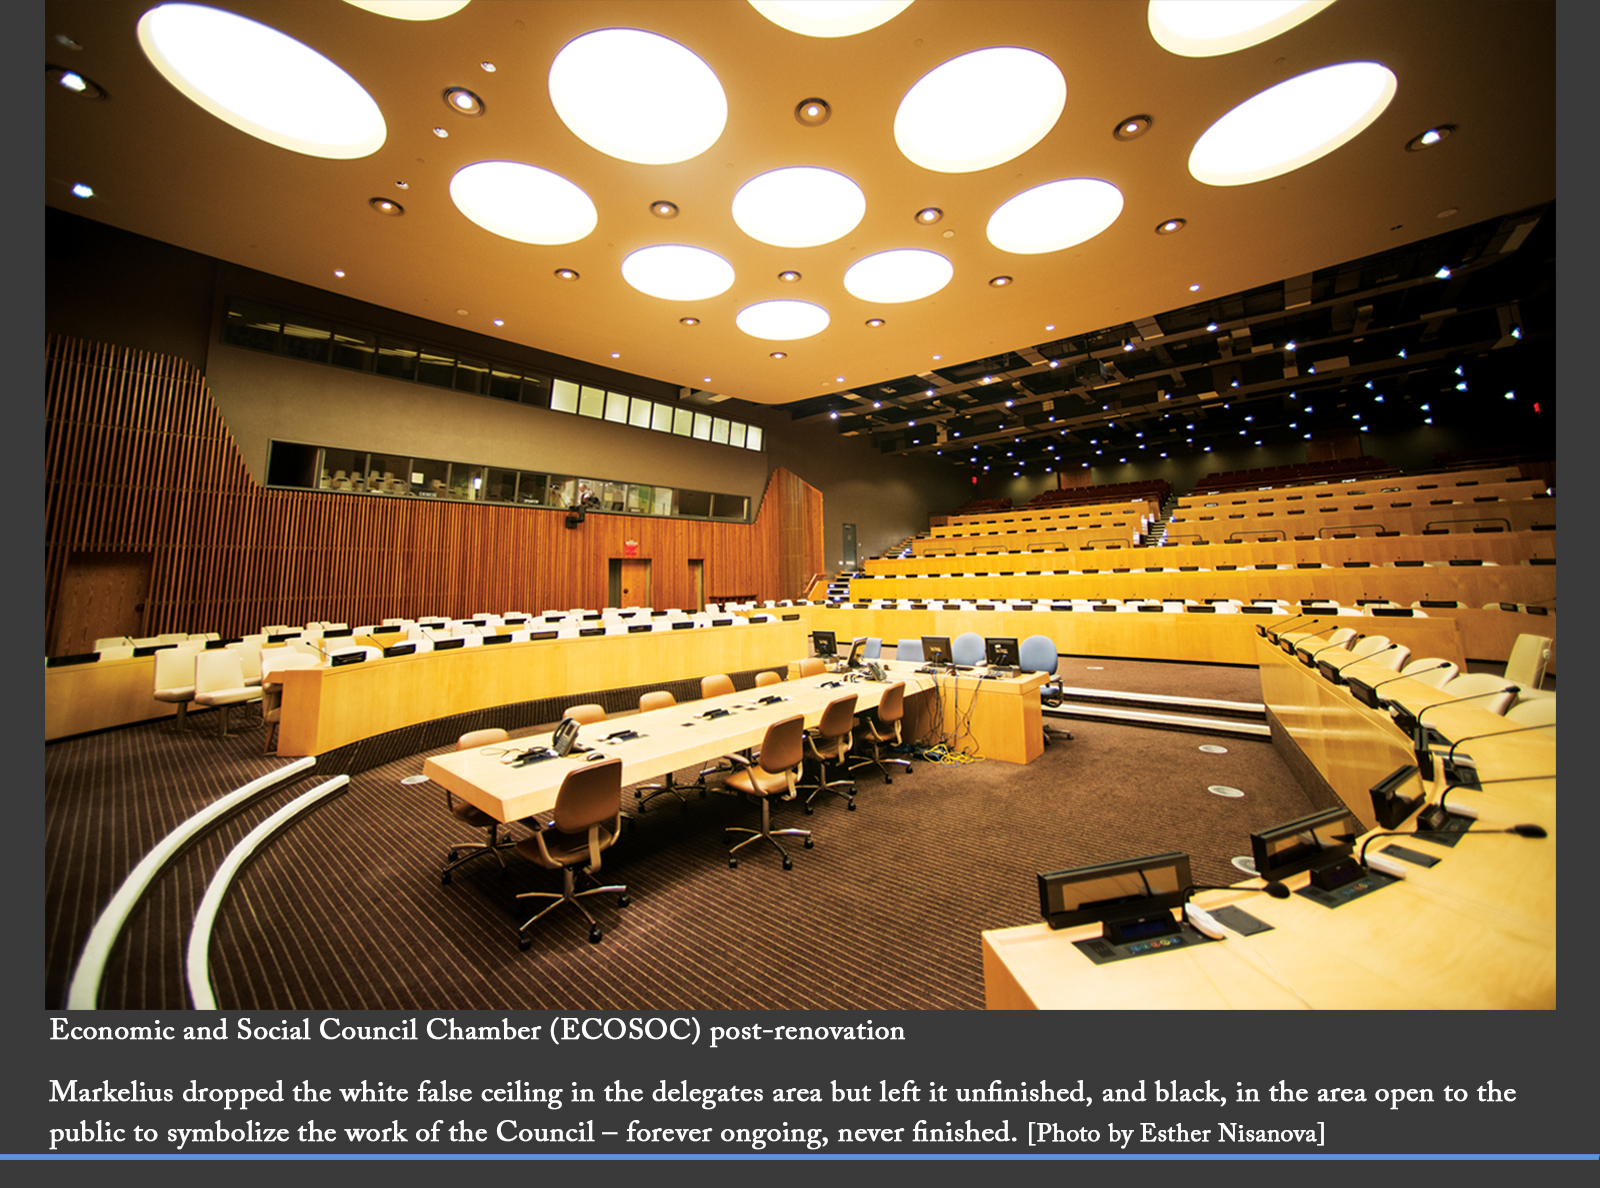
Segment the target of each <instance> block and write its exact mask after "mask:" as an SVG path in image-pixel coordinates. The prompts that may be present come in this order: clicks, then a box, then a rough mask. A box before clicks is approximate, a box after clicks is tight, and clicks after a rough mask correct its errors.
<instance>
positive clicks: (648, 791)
mask: <svg viewBox="0 0 1600 1188" xmlns="http://www.w3.org/2000/svg"><path fill="white" fill-rule="evenodd" d="M705 774H706V773H705V772H703V771H702V772H701V773H700V778H699V780H698V786H699V788H700V796H701V798H702V799H704V798H705V794H706V783H705ZM669 792H670V793H671V794H672V795H674V796H676V797H677V798H678V803H679V804H681V805H682V806H683V807H684V808H685V809H687V808H688V807H689V798H688V797H687V796H685V795H684V794H683V789H682V788H680V787H679V786H678V782H677V780H675V779H674V778H673V773H672V772H670V771H669V772H668V773H667V778H666V779H664V780H663V781H662V782H661V783H659V784H640V785H639V786H638V787H637V788H635V789H634V790H633V794H634V796H635V797H637V798H638V801H639V811H640V812H641V813H642V812H644V811H646V809H647V807H648V806H649V804H650V802H651V801H652V800H654V799H655V798H656V797H657V796H665V795H666V794H667V793H669Z"/></svg>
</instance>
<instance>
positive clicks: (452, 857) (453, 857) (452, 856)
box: [445, 850, 456, 862]
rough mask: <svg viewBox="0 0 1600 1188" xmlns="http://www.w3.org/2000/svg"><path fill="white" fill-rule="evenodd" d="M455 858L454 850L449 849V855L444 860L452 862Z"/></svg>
mask: <svg viewBox="0 0 1600 1188" xmlns="http://www.w3.org/2000/svg"><path fill="white" fill-rule="evenodd" d="M455 860H456V852H455V851H454V850H451V851H450V854H449V856H448V857H447V858H446V859H445V861H446V862H454V861H455Z"/></svg>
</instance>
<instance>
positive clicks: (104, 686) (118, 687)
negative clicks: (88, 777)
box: [44, 656, 178, 742]
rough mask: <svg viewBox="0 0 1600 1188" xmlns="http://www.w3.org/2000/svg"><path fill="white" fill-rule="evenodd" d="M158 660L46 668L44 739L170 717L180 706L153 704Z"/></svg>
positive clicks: (141, 659) (153, 658)
mask: <svg viewBox="0 0 1600 1188" xmlns="http://www.w3.org/2000/svg"><path fill="white" fill-rule="evenodd" d="M155 686H156V658H155V657H154V656H140V657H137V658H134V657H130V658H128V659H126V660H97V661H95V662H94V663H93V664H71V665H68V666H67V667H65V668H47V669H45V670H44V738H45V741H46V742H49V741H50V740H51V739H53V738H68V737H70V736H71V735H74V734H87V733H88V732H89V731H91V730H106V729H109V728H110V727H112V726H125V725H127V724H128V723H130V722H147V721H151V720H153V719H156V718H170V717H172V716H173V715H174V714H176V713H177V712H178V707H177V706H176V705H175V704H173V703H172V702H170V701H157V700H156V698H155Z"/></svg>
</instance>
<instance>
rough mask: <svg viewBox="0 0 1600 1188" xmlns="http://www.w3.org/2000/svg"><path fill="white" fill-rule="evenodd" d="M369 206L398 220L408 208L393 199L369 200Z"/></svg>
mask: <svg viewBox="0 0 1600 1188" xmlns="http://www.w3.org/2000/svg"><path fill="white" fill-rule="evenodd" d="M367 205H368V206H370V207H372V209H373V210H375V211H377V212H378V213H379V214H381V215H389V216H390V217H391V218H398V217H399V216H401V215H403V214H405V213H406V208H405V207H403V206H401V205H400V204H399V203H398V202H396V201H395V200H394V199H393V198H368V199H367Z"/></svg>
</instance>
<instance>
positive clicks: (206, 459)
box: [45, 336, 825, 653]
mask: <svg viewBox="0 0 1600 1188" xmlns="http://www.w3.org/2000/svg"><path fill="white" fill-rule="evenodd" d="M46 350H47V360H48V370H47V390H46V434H47V437H46V538H45V541H46V543H45V556H46V562H45V632H46V634H45V639H46V647H47V649H48V650H49V651H51V652H52V653H60V652H63V651H67V650H73V649H76V650H87V642H85V639H84V637H87V641H92V639H93V638H94V637H96V636H98V635H104V634H108V632H107V631H105V630H99V629H97V627H96V625H95V624H92V623H72V624H63V623H59V622H58V607H57V600H58V594H59V593H60V591H61V589H62V585H63V577H64V575H65V573H66V571H67V567H68V565H69V563H70V559H71V558H72V557H73V556H74V555H78V556H82V555H85V554H99V553H122V554H146V555H148V556H149V558H150V562H149V564H150V586H149V592H148V595H147V597H146V598H145V600H144V602H143V604H142V606H143V608H144V609H143V611H142V614H143V623H142V634H145V635H152V634H157V633H160V632H165V631H185V632H189V631H218V632H221V633H223V634H224V635H243V634H247V633H250V632H254V631H256V630H258V629H259V628H260V626H261V625H262V624H264V623H290V624H294V623H306V622H312V621H320V620H329V621H335V622H347V623H375V622H380V621H381V620H383V619H385V618H391V617H392V618H417V617H420V616H426V615H443V616H448V617H453V618H459V617H464V616H466V615H469V614H472V613H475V612H478V611H482V610H486V609H487V610H491V611H493V612H495V613H500V612H504V611H513V610H522V611H531V612H533V613H538V612H539V611H541V610H544V609H546V608H550V607H560V608H567V607H575V606H586V607H600V606H604V605H605V604H606V601H607V594H608V588H607V579H608V562H609V560H610V559H612V558H621V557H623V556H625V555H626V556H634V555H635V554H634V553H633V552H631V551H629V550H627V549H625V543H624V542H637V553H636V555H637V557H638V558H640V559H644V560H648V561H649V562H650V563H651V568H652V573H651V584H652V601H653V602H654V604H655V605H657V606H677V607H691V606H693V605H695V590H696V586H695V573H696V570H695V564H694V563H698V565H699V567H700V568H699V573H700V576H701V577H702V579H703V590H704V593H705V596H706V598H707V599H708V600H714V599H716V598H718V597H719V596H722V595H725V594H732V593H739V594H754V595H755V596H756V597H758V598H761V599H769V598H771V599H778V598H795V597H800V596H801V595H802V594H803V591H802V590H801V588H800V587H801V585H802V584H803V583H804V582H805V581H806V580H807V578H808V577H809V576H810V575H811V574H814V573H817V572H820V571H821V570H822V569H823V568H824V565H825V562H824V549H823V540H824V534H823V517H822V497H821V494H820V492H818V491H817V490H816V489H815V488H813V487H810V486H809V485H808V484H806V483H805V482H803V481H802V480H800V479H799V478H798V477H796V476H795V475H793V474H791V473H789V472H787V471H784V470H782V469H778V470H775V471H774V472H773V474H772V476H771V478H770V479H769V482H768V486H767V491H766V494H765V496H764V497H763V499H762V502H761V507H760V510H759V512H758V514H757V516H756V519H755V521H754V523H750V524H743V523H714V522H706V521H699V520H680V519H668V518H657V517H649V516H626V515H598V514H591V515H589V516H588V517H587V518H586V519H585V520H584V522H583V523H582V524H581V525H579V526H578V527H577V528H575V529H572V530H569V529H568V528H567V527H566V512H565V511H562V510H555V509H536V508H523V507H514V506H508V505H485V504H474V503H457V502H450V501H442V500H431V499H410V498H400V497H385V496H380V495H365V494H346V493H340V492H331V491H304V490H285V489H280V488H267V487H262V486H260V485H258V484H257V483H256V482H254V481H253V480H252V479H251V477H250V475H249V474H248V472H247V470H246V468H245V465H244V462H243V460H242V458H241V457H240V455H239V452H238V450H237V448H236V446H235V444H234V441H233V438H232V435H231V434H230V432H229V430H228V427H227V425H226V424H225V423H224V421H223V419H222V416H221V415H220V413H219V412H218V410H217V407H216V405H215V404H214V402H213V401H212V399H211V396H210V394H209V393H208V391H207V389H206V384H205V380H204V378H203V377H202V376H201V375H200V373H199V372H197V371H196V370H195V369H194V368H193V367H192V366H190V365H189V364H188V363H186V362H184V361H183V360H180V359H174V358H169V357H165V356H161V355H155V354H151V353H149V352H144V351H135V350H129V349H126V348H122V347H113V346H107V345H103V344H97V343H91V342H83V341H80V340H76V339H69V338H63V337H58V336H52V337H51V338H50V339H49V340H48V341H47V347H46ZM420 444H421V443H419V445H420ZM663 445H664V447H666V448H670V446H671V443H670V442H663ZM116 633H117V634H120V632H116ZM69 641H70V642H69ZM63 645H65V646H63Z"/></svg>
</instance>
